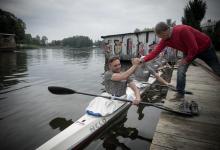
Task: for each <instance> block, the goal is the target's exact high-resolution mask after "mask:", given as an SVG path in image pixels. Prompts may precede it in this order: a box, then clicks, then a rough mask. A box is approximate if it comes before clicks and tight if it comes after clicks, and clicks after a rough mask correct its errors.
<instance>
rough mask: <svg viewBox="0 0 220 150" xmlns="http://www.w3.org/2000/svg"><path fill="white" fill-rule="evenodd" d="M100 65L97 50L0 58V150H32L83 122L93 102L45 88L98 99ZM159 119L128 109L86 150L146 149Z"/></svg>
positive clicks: (41, 51) (100, 54)
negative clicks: (94, 96) (62, 131)
mask: <svg viewBox="0 0 220 150" xmlns="http://www.w3.org/2000/svg"><path fill="white" fill-rule="evenodd" d="M104 64H105V58H104V54H103V51H102V50H101V49H98V48H97V49H89V50H64V49H34V50H22V51H20V52H16V53H0V149H17V150H24V149H27V150H30V149H35V148H37V147H38V146H40V145H41V144H43V143H44V142H46V141H47V140H49V139H50V138H52V137H53V136H55V135H56V134H58V133H59V132H60V131H61V130H63V129H64V128H65V127H67V126H68V125H70V124H71V123H73V122H74V121H76V120H77V119H78V118H79V117H81V116H82V115H83V114H84V113H85V108H86V107H87V105H88V104H89V102H90V100H91V99H92V98H91V97H88V96H82V95H68V96H57V95H52V94H50V93H49V92H48V90H47V87H48V86H52V85H53V86H64V87H67V88H72V89H75V90H78V91H83V92H89V93H94V94H100V93H101V92H102V91H103V88H104V86H103V85H102V81H103V73H104ZM138 112H139V113H138ZM159 113H160V110H157V109H155V108H152V107H143V108H141V107H139V108H138V107H136V106H132V107H130V109H129V110H128V112H127V113H125V114H124V115H122V116H120V117H119V118H117V121H116V122H115V123H114V124H112V126H113V129H111V130H107V131H105V132H103V134H102V135H99V136H97V137H96V138H95V139H94V140H93V141H92V142H91V143H90V144H89V145H88V146H87V147H86V148H85V149H88V150H89V149H97V150H103V149H139V150H142V149H147V148H148V147H149V145H150V143H149V142H148V141H147V139H152V137H153V133H154V130H155V128H156V124H157V121H158V118H159Z"/></svg>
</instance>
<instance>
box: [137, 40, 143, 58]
mask: <svg viewBox="0 0 220 150" xmlns="http://www.w3.org/2000/svg"><path fill="white" fill-rule="evenodd" d="M138 51H139V56H144V44H143V43H142V42H140V43H139V50H138Z"/></svg>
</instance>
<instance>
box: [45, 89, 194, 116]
mask: <svg viewBox="0 0 220 150" xmlns="http://www.w3.org/2000/svg"><path fill="white" fill-rule="evenodd" d="M48 90H49V91H50V92H51V93H53V94H56V95H68V94H82V95H88V96H94V97H103V98H107V99H113V100H118V101H123V102H130V103H132V101H130V100H128V99H122V98H119V97H113V96H102V95H96V94H89V93H84V92H78V91H75V90H72V89H68V88H64V87H57V86H50V87H48ZM139 104H141V105H146V106H152V107H156V108H159V109H162V110H165V111H169V112H172V113H175V114H177V115H182V116H192V114H191V113H187V112H179V111H175V110H172V109H170V108H169V107H165V106H161V105H157V104H152V103H147V102H140V103H139Z"/></svg>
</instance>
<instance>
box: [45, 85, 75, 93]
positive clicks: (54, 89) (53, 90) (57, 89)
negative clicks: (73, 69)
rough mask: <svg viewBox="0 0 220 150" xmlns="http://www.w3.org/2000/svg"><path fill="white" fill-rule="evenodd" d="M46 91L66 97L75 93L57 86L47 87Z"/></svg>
mask: <svg viewBox="0 0 220 150" xmlns="http://www.w3.org/2000/svg"><path fill="white" fill-rule="evenodd" d="M48 90H49V91H50V92H51V93H53V94H56V95H67V94H74V93H76V91H74V90H72V89H68V88H64V87H58V86H49V87H48Z"/></svg>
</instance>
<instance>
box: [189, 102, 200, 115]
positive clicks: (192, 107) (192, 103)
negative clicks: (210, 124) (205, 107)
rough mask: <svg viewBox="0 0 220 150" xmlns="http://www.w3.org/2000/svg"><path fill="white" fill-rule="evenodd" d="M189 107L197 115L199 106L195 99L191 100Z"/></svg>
mask: <svg viewBox="0 0 220 150" xmlns="http://www.w3.org/2000/svg"><path fill="white" fill-rule="evenodd" d="M190 109H191V112H192V114H193V115H199V106H198V104H197V103H196V102H195V101H191V103H190Z"/></svg>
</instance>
